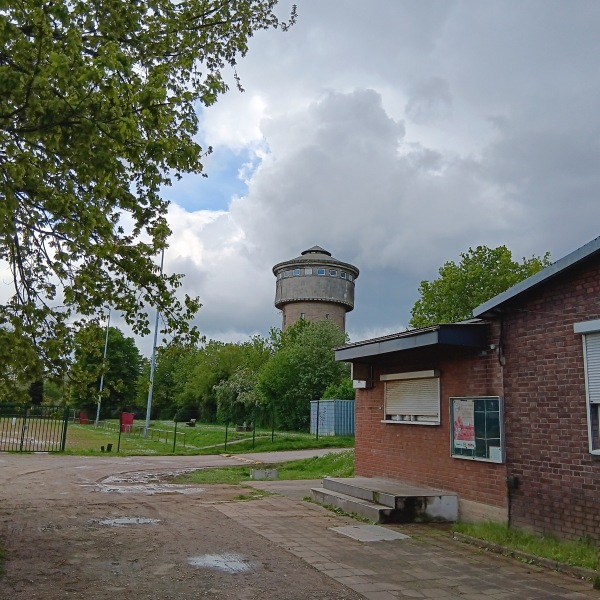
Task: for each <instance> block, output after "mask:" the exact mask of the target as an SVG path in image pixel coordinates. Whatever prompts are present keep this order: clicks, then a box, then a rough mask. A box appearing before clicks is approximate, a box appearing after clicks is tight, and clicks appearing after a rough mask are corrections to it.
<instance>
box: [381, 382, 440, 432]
mask: <svg viewBox="0 0 600 600" xmlns="http://www.w3.org/2000/svg"><path fill="white" fill-rule="evenodd" d="M380 380H381V381H383V382H384V386H385V387H384V392H383V397H384V408H383V411H384V412H383V419H382V421H381V422H382V423H392V424H394V425H440V418H441V414H440V378H439V373H438V372H437V371H435V370H429V371H410V372H407V373H391V374H388V375H381V377H380ZM394 388H399V389H395V390H394ZM402 388H404V389H402ZM392 391H395V392H396V393H398V392H400V394H401V395H404V396H405V407H404V409H403V410H402V411H401V412H400V411H399V412H388V402H391V399H389V400H388V394H389V393H391V392H392ZM396 401H397V400H396ZM419 404H422V406H423V409H422V412H420V411H419V409H418V408H416V405H419ZM394 408H396V407H394ZM397 408H402V407H397Z"/></svg>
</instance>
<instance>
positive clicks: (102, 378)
mask: <svg viewBox="0 0 600 600" xmlns="http://www.w3.org/2000/svg"><path fill="white" fill-rule="evenodd" d="M109 327H110V307H108V319H107V320H106V337H105V339H104V357H103V358H102V363H103V364H102V367H103V368H102V375H100V391H99V392H98V407H97V408H96V421H95V422H94V427H98V421H99V420H100V405H101V404H102V390H103V389H104V363H106V351H107V350H108V328H109Z"/></svg>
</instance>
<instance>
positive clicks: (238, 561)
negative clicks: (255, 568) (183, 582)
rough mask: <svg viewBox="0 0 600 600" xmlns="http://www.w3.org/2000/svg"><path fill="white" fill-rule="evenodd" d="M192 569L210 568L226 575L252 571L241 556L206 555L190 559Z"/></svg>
mask: <svg viewBox="0 0 600 600" xmlns="http://www.w3.org/2000/svg"><path fill="white" fill-rule="evenodd" d="M188 563H189V564H190V565H191V566H192V567H208V568H209V569H218V570H219V571H225V572H226V573H245V572H246V571H251V570H252V566H251V565H250V563H249V562H248V561H246V559H245V558H244V557H243V556H241V555H240V554H204V555H203V556H195V557H193V558H190V559H188Z"/></svg>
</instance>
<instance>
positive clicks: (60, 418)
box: [0, 404, 69, 452]
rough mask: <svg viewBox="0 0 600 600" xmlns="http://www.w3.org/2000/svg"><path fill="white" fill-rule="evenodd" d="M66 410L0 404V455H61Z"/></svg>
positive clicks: (64, 436) (53, 407)
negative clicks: (53, 453) (47, 453)
mask: <svg viewBox="0 0 600 600" xmlns="http://www.w3.org/2000/svg"><path fill="white" fill-rule="evenodd" d="M68 420H69V408H68V407H64V406H32V405H28V404H0V452H62V451H64V449H65V444H66V440H67V423H68Z"/></svg>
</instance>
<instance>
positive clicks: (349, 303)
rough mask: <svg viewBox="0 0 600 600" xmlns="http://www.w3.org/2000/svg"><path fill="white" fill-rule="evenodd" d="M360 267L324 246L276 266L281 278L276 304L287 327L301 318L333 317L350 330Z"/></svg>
mask: <svg viewBox="0 0 600 600" xmlns="http://www.w3.org/2000/svg"><path fill="white" fill-rule="evenodd" d="M358 272H359V271H358V269H357V268H356V267H355V266H354V265H351V264H349V263H345V262H342V261H341V260H337V258H333V257H332V256H331V252H327V250H324V249H323V248H321V247H320V246H313V247H312V248H309V249H308V250H305V251H304V252H302V254H301V255H300V256H298V258H293V259H291V260H286V261H285V262H282V263H279V264H276V265H275V266H274V267H273V274H274V275H275V277H276V278H277V284H276V286H277V287H276V292H275V306H276V307H277V308H278V309H279V310H281V311H282V312H283V322H282V325H281V328H282V329H283V330H285V329H287V328H288V327H290V325H293V324H294V323H295V322H296V321H298V320H299V319H306V320H307V321H311V322H315V321H323V320H325V319H330V320H332V321H333V322H334V323H336V324H337V325H338V326H339V327H340V328H341V329H342V331H345V330H346V313H347V312H349V311H351V310H352V309H353V308H354V281H355V279H356V278H357V277H358Z"/></svg>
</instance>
